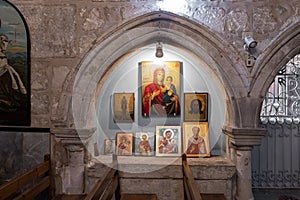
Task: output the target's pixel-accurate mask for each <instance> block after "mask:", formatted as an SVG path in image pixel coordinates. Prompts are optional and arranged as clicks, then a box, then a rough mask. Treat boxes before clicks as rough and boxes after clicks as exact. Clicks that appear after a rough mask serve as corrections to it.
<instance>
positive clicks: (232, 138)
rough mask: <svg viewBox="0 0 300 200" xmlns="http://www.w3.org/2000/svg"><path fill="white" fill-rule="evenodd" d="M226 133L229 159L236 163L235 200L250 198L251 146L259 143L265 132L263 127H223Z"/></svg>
mask: <svg viewBox="0 0 300 200" xmlns="http://www.w3.org/2000/svg"><path fill="white" fill-rule="evenodd" d="M223 132H224V133H225V134H226V135H227V141H228V144H227V145H228V146H229V151H230V152H229V154H228V155H229V156H230V159H231V160H232V161H233V162H234V163H235V164H236V170H237V177H236V195H235V199H237V200H252V199H254V198H253V193H252V179H251V151H252V148H253V146H255V145H260V143H261V139H262V137H264V136H265V135H266V134H267V130H266V129H263V128H234V127H228V126H224V127H223Z"/></svg>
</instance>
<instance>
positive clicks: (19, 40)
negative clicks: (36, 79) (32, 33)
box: [0, 1, 30, 126]
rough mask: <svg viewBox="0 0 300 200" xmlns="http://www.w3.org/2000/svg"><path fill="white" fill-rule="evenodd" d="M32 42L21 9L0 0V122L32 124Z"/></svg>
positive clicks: (17, 124) (5, 123)
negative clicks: (30, 50) (30, 46)
mask: <svg viewBox="0 0 300 200" xmlns="http://www.w3.org/2000/svg"><path fill="white" fill-rule="evenodd" d="M29 45H30V42H29V36H28V28H27V25H26V23H25V20H24V18H23V17H22V15H21V13H20V12H19V11H18V9H17V8H16V7H15V6H13V5H12V4H10V3H8V2H7V1H0V125H8V126H29V125H30V55H29V53H30V52H29V49H30V48H29Z"/></svg>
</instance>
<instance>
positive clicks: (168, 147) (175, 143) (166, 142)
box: [156, 126, 181, 156]
mask: <svg viewBox="0 0 300 200" xmlns="http://www.w3.org/2000/svg"><path fill="white" fill-rule="evenodd" d="M156 156H181V127H180V126H156Z"/></svg>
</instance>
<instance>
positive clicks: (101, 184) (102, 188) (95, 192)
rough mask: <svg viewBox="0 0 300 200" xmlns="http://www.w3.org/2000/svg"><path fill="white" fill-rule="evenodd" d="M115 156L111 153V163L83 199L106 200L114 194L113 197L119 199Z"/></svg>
mask: <svg viewBox="0 0 300 200" xmlns="http://www.w3.org/2000/svg"><path fill="white" fill-rule="evenodd" d="M117 168H118V162H117V156H116V155H113V163H112V166H111V167H110V168H108V169H107V171H106V173H105V175H104V176H103V177H102V178H101V179H99V180H98V181H97V182H96V184H95V186H94V187H93V188H92V190H91V191H90V192H89V194H87V196H86V197H85V199H84V200H96V199H97V200H98V199H99V200H106V199H111V198H112V197H113V195H114V194H115V199H120V193H119V175H118V170H117Z"/></svg>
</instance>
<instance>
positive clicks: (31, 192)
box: [0, 155, 50, 199]
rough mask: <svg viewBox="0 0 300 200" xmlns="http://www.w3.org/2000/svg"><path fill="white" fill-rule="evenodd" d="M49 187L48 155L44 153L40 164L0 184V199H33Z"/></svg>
mask: <svg viewBox="0 0 300 200" xmlns="http://www.w3.org/2000/svg"><path fill="white" fill-rule="evenodd" d="M49 187H50V155H45V156H44V162H43V163H42V164H40V165H38V166H37V167H36V168H34V169H32V170H30V171H28V172H26V173H24V174H22V175H20V176H18V177H16V178H14V179H12V180H10V181H9V182H7V183H5V184H3V185H1V186H0V199H34V197H36V196H37V195H38V194H40V193H42V192H43V191H45V190H46V189H49ZM47 195H48V194H47Z"/></svg>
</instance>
